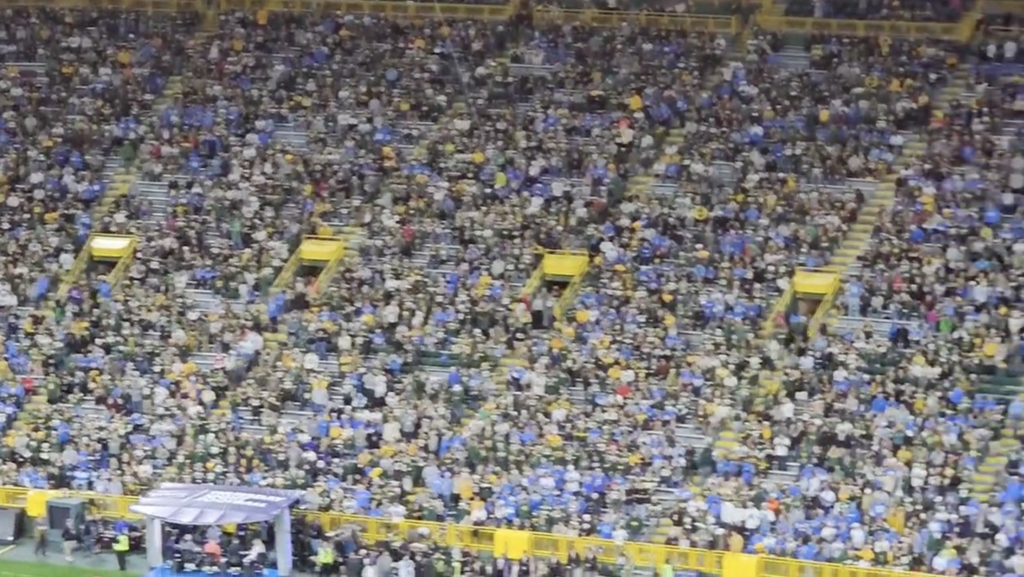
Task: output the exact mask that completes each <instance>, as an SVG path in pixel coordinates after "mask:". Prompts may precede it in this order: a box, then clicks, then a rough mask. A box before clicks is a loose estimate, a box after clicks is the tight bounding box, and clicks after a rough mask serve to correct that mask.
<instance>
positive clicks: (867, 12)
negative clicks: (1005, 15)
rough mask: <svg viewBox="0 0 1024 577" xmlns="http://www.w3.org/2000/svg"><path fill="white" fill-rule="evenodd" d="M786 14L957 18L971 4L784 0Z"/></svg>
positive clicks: (910, 0)
mask: <svg viewBox="0 0 1024 577" xmlns="http://www.w3.org/2000/svg"><path fill="white" fill-rule="evenodd" d="M783 4H784V5H785V14H786V16H792V17H798V18H836V19H842V20H894V21H908V22H945V23H951V22H957V21H959V20H960V19H961V18H962V17H963V15H964V14H965V13H966V12H967V11H968V10H970V9H971V8H972V6H973V4H974V3H973V2H970V1H964V0H940V1H938V2H929V1H928V0H786V2H784V3H783Z"/></svg>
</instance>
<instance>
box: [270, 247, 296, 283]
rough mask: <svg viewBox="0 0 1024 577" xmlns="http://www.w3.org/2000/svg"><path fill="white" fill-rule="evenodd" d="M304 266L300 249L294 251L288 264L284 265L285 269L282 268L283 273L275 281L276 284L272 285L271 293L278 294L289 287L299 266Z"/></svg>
mask: <svg viewBox="0 0 1024 577" xmlns="http://www.w3.org/2000/svg"><path fill="white" fill-rule="evenodd" d="M301 264H302V252H301V251H300V250H299V248H298V247H295V250H294V251H292V256H290V257H288V262H286V263H284V267H282V268H281V272H279V273H278V274H277V278H276V279H274V284H272V285H270V293H271V294H277V293H279V292H281V291H283V290H284V289H286V288H287V287H288V283H290V282H291V281H292V279H294V278H295V273H296V272H297V271H298V270H299V265H301Z"/></svg>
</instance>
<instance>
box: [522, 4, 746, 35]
mask: <svg viewBox="0 0 1024 577" xmlns="http://www.w3.org/2000/svg"><path fill="white" fill-rule="evenodd" d="M533 20H534V22H536V23H538V24H584V25H588V26H597V27H600V28H615V27H617V26H620V25H622V24H625V23H629V24H636V25H639V26H647V27H650V28H658V29H663V30H704V31H707V32H723V33H727V34H735V33H736V32H737V31H739V30H740V28H741V25H740V20H739V18H730V17H728V16H695V15H691V14H656V13H650V12H614V11H610V10H561V9H558V8H553V7H550V6H541V7H538V8H536V9H535V10H534V11H533Z"/></svg>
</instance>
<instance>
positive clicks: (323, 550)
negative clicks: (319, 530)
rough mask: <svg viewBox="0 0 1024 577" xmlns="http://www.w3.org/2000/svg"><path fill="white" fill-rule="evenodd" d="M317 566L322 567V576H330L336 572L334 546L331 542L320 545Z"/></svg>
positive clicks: (317, 553)
mask: <svg viewBox="0 0 1024 577" xmlns="http://www.w3.org/2000/svg"><path fill="white" fill-rule="evenodd" d="M316 564H317V565H318V566H319V567H320V575H330V574H331V573H332V572H333V571H334V545H333V544H331V542H330V541H324V542H322V543H320V549H319V550H318V551H317V552H316Z"/></svg>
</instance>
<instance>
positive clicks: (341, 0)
mask: <svg viewBox="0 0 1024 577" xmlns="http://www.w3.org/2000/svg"><path fill="white" fill-rule="evenodd" d="M219 7H220V10H221V11H230V10H244V11H250V12H254V11H256V10H260V9H262V10H267V11H270V12H318V11H324V12H345V13H348V14H376V15H381V16H392V17H396V18H446V19H448V18H450V19H463V20H467V19H468V20H508V19H509V17H511V16H512V7H511V6H510V5H488V4H484V5H477V4H444V3H434V2H391V1H388V0H365V1H357V0H269V1H268V0H219Z"/></svg>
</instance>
